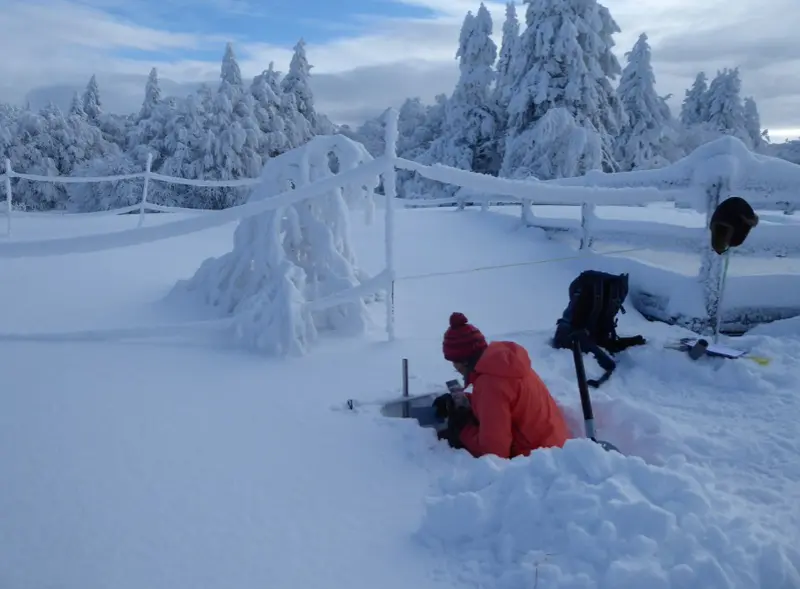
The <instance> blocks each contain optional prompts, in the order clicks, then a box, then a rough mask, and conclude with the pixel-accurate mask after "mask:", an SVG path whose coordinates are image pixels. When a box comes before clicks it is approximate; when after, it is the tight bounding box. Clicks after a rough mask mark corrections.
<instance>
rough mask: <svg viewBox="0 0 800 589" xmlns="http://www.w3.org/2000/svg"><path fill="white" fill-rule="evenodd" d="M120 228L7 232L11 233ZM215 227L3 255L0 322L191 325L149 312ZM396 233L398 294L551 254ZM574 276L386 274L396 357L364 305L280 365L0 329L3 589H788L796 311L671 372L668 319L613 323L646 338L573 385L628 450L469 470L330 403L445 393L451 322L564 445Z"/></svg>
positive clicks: (365, 232)
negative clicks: (533, 399) (348, 330)
mask: <svg viewBox="0 0 800 589" xmlns="http://www.w3.org/2000/svg"><path fill="white" fill-rule="evenodd" d="M172 218H174V217H173V216H170V215H152V216H151V218H150V219H148V223H162V222H169V221H170V219H172ZM135 223H136V219H135V217H124V218H122V217H121V218H94V219H81V218H77V219H73V218H69V219H67V218H65V219H36V218H22V219H20V220H19V221H18V222H16V221H15V238H17V237H16V236H18V235H19V236H22V235H24V236H25V237H24V239H33V238H36V237H37V236H38V237H40V238H44V237H55V236H56V234H57V235H58V236H68V235H73V234H74V235H79V234H85V233H88V232H96V231H109V230H119V229H123V228H128V227H133V226H135ZM353 225H354V227H353V231H354V234H355V237H356V242H357V243H358V244H359V248H360V257H361V260H362V262H363V263H364V265H365V266H366V267H367V269H369V270H372V271H377V270H379V269H380V268H381V265H382V258H381V256H382V239H383V236H382V230H381V226H380V223H379V222H378V223H377V224H376V225H375V226H371V227H364V226H363V224H362V223H361V222H360V220H359V219H357V218H354V220H353ZM232 229H233V227H232V226H226V227H223V228H220V229H214V230H209V231H204V232H201V233H197V234H193V235H190V236H185V237H182V238H179V239H172V240H165V241H161V242H155V243H152V244H148V245H144V246H139V247H131V248H127V249H122V250H112V251H108V252H100V253H95V254H84V255H74V256H69V257H63V258H62V257H57V258H39V259H12V260H2V261H0V273H1V274H2V276H3V283H2V286H0V324H1V325H2V326H3V328H2V331H3V332H5V333H9V332H13V333H16V334H19V333H31V332H36V333H43V332H62V331H70V330H83V329H100V328H104V327H109V328H116V327H130V326H142V325H157V324H163V323H174V322H177V321H182V320H197V319H202V318H204V314H203V311H202V310H201V309H196V308H184V309H176V308H174V307H169V306H166V305H164V304H162V303H160V302H159V300H160V298H161V297H163V295H164V294H166V292H168V290H169V289H170V288H171V286H172V285H173V284H174V282H175V281H176V280H177V279H179V278H183V277H186V276H188V275H190V274H191V273H192V272H193V271H194V270H195V269H196V267H197V265H198V264H199V263H200V262H201V261H202V260H203V259H204V258H205V257H208V256H209V255H217V254H219V253H222V252H224V251H226V250H227V249H228V248H229V247H230V245H231V241H230V240H231V233H232ZM397 237H398V247H397V255H398V274H399V275H400V276H401V277H410V276H412V275H413V276H418V275H420V274H426V273H430V272H437V271H444V272H450V271H455V270H465V269H469V268H476V267H483V266H490V265H496V264H509V263H514V262H523V261H533V260H546V259H549V258H563V257H568V256H570V255H571V251H570V250H569V249H568V248H566V247H565V246H564V245H561V244H558V243H553V242H549V241H547V240H546V239H545V238H544V237H543V236H542V234H541V233H540V232H539V231H536V230H532V229H519V228H518V225H517V220H516V219H514V218H512V217H509V216H506V215H482V214H481V213H480V212H477V211H466V212H462V213H457V212H453V211H445V210H434V211H430V210H414V211H398V236H397ZM20 238H23V237H20ZM586 264H587V260H566V261H560V262H556V263H548V264H536V265H529V266H517V267H510V268H505V269H495V270H486V271H480V272H472V273H463V274H455V275H447V276H441V277H426V278H416V279H406V280H401V281H399V282H398V285H397V290H396V297H397V298H396V313H397V327H398V337H399V340H398V341H397V342H396V343H394V344H388V343H386V342H385V341H384V340H385V338H384V334H383V331H382V328H383V326H382V321H383V307H382V305H381V306H380V307H378V308H376V309H375V318H376V319H375V329H374V332H373V333H371V334H370V336H369V337H368V338H366V340H344V341H341V340H336V339H329V340H327V341H324V342H322V343H321V344H320V345H319V346H318V347H317V348H316V349H315V350H314V352H313V353H312V354H311V355H309V356H308V357H306V358H300V359H290V360H285V361H276V360H269V359H264V358H261V357H257V356H254V355H251V354H247V353H244V352H241V351H239V350H233V349H228V348H226V347H225V346H223V345H221V344H220V343H219V342H218V341H216V340H215V339H214V337H213V335H212V336H209V335H207V334H197V335H196V336H192V335H189V336H183V337H181V338H175V339H173V340H171V341H160V342H148V341H140V342H127V343H121V342H118V341H114V340H113V339H109V340H108V341H95V342H88V343H86V342H84V343H75V342H61V343H54V342H20V341H3V340H2V339H0V378H2V383H3V386H2V387H0V404H2V405H1V406H2V410H0V472H2V473H3V477H2V481H3V483H2V490H0V522H1V523H0V587H2V588H3V589H23V588H24V589H31V588H40V587H59V588H65V589H73V588H74V589H95V588H98V589H100V588H103V589H105V588H113V589H142V588H145V587H146V588H147V589H184V588H185V589H205V588H209V589H210V588H220V587H236V588H256V587H276V588H281V587H305V588H316V587H319V588H322V587H325V588H329V587H343V588H360V587H365V588H366V587H370V588H372V587H384V588H393V587H397V588H398V589H399V588H404V589H407V588H408V587H416V588H419V589H427V588H437V587H469V586H481V587H487V588H489V587H497V588H504V589H506V588H507V589H516V588H523V587H524V588H525V589H531V588H534V587H535V588H537V589H567V588H581V589H583V588H595V587H596V588H604V589H662V588H668V587H669V588H673V587H674V588H687V589H688V588H692V589H694V588H698V587H702V588H703V589H715V588H729V587H730V588H734V587H735V588H753V589H756V588H758V589H766V588H768V589H789V588H797V587H800V575H798V568H800V555H798V552H797V550H796V548H795V547H796V546H797V545H798V541H799V540H800V507H798V506H800V462H798V459H797V456H798V455H800V438H799V437H798V433H800V432H798V427H797V425H796V422H797V418H798V416H799V415H800V396H799V395H798V390H800V387H799V386H798V385H799V384H800V379H799V378H798V368H797V361H796V358H798V357H800V330H799V329H798V325H797V322H796V321H793V320H790V321H786V322H782V323H781V324H778V325H773V326H765V327H763V328H760V329H758V330H756V332H755V333H754V334H753V335H751V336H748V337H746V338H743V340H740V343H739V344H737V345H746V346H748V348H753V353H754V354H759V355H768V356H770V357H771V359H772V362H771V364H770V365H769V366H766V367H763V366H759V365H758V364H756V363H755V362H752V361H750V360H746V359H745V360H738V361H735V362H722V361H720V362H696V363H693V362H691V361H690V360H689V359H688V358H687V357H686V356H685V355H682V354H679V353H678V352H672V351H664V350H662V349H661V347H660V346H659V345H658V343H659V342H660V341H663V340H664V339H666V338H668V337H677V336H678V335H680V334H681V333H683V332H681V330H678V329H676V328H670V327H667V326H664V325H660V324H651V323H648V322H646V321H644V320H643V319H642V318H641V317H640V316H638V315H637V314H636V313H634V312H629V313H628V314H627V315H624V316H622V317H621V321H620V324H621V325H620V331H621V333H623V334H629V333H643V334H644V335H646V336H647V337H648V339H650V340H651V341H652V342H654V343H653V345H649V346H647V347H644V348H639V349H634V350H630V351H629V352H626V353H625V354H622V355H621V356H620V368H619V370H618V372H617V373H616V374H615V375H614V376H613V377H612V379H611V381H609V382H608V383H607V384H606V385H604V387H603V389H602V390H601V391H600V392H597V393H595V395H594V400H595V410H596V414H597V419H598V426H599V432H600V434H601V437H605V438H607V439H609V440H611V441H613V442H615V443H616V444H618V445H619V447H620V448H621V449H622V450H623V452H624V453H625V454H626V456H619V455H611V454H606V453H604V452H602V451H600V450H599V448H597V447H596V446H595V445H594V444H592V443H591V442H588V441H585V440H575V441H571V442H570V443H569V444H568V445H567V447H566V448H564V449H562V450H547V451H541V452H536V453H534V455H532V456H531V457H529V458H523V459H517V460H513V461H503V460H499V459H496V458H493V457H487V458H483V459H480V460H475V459H472V458H470V457H469V456H468V455H466V454H465V453H464V452H455V451H451V450H449V449H448V448H447V447H445V446H443V445H442V444H439V443H437V442H436V440H435V438H434V436H433V434H432V432H431V431H429V430H422V429H420V428H418V427H416V426H415V424H414V423H411V422H409V421H404V420H395V419H387V418H382V417H380V416H379V415H378V413H377V409H376V407H375V406H365V407H364V408H362V409H359V410H358V411H355V412H352V411H346V410H344V409H343V405H344V401H345V400H346V399H347V398H358V399H364V400H370V399H380V398H383V397H391V396H394V395H395V394H397V392H398V388H399V380H400V378H399V377H400V359H401V358H402V357H407V358H409V360H410V366H411V372H412V380H411V388H412V392H413V393H419V392H424V391H429V390H434V389H435V388H436V387H438V386H440V385H439V383H442V382H443V381H444V380H447V379H449V378H452V376H453V373H452V369H451V368H449V367H448V366H447V364H446V363H445V362H444V361H443V360H442V359H441V347H440V346H441V335H442V332H443V331H444V329H445V327H446V323H447V316H448V315H449V313H450V312H451V311H454V310H459V311H462V312H464V313H466V314H467V316H468V317H469V318H470V319H471V320H472V321H473V322H474V323H476V324H477V325H478V326H479V327H480V328H482V329H483V330H484V331H485V332H486V334H487V335H488V336H489V337H492V338H501V337H502V338H513V339H515V340H516V341H519V342H520V343H522V344H524V345H525V346H526V347H527V348H528V350H529V351H530V353H531V357H532V361H533V364H534V367H535V368H536V369H537V370H538V371H540V373H541V374H542V376H543V378H544V379H545V381H546V382H547V383H548V385H549V386H550V387H551V389H552V391H553V393H554V394H555V395H556V397H557V398H558V399H559V401H560V402H561V403H562V404H563V405H564V406H565V407H566V409H567V411H568V415H569V417H570V419H571V422H572V424H573V426H574V429H575V432H576V433H577V434H580V431H581V422H580V419H579V415H580V412H579V403H578V399H577V391H576V387H575V385H574V372H573V367H572V364H571V357H570V354H569V353H568V352H565V351H555V350H552V349H550V348H549V346H548V345H547V341H546V340H547V338H548V337H549V335H550V333H551V330H552V328H553V325H554V322H555V319H556V318H557V317H558V315H559V314H560V312H561V311H562V309H563V307H564V305H565V303H566V289H567V285H568V284H569V282H570V280H571V279H572V278H574V276H575V275H576V274H577V272H578V270H579V268H581V267H584V266H585V265H586ZM753 296H754V297H757V296H758V293H753ZM587 367H588V369H589V371H590V372H591V373H594V372H596V370H597V369H596V366H595V365H594V362H593V361H592V360H591V358H587Z"/></svg>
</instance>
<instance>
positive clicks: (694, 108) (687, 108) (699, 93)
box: [680, 72, 708, 127]
mask: <svg viewBox="0 0 800 589" xmlns="http://www.w3.org/2000/svg"><path fill="white" fill-rule="evenodd" d="M680 118H681V123H683V125H684V126H686V127H690V126H692V125H698V124H701V123H706V122H708V79H707V78H706V74H705V72H700V73H699V74H697V76H696V77H695V79H694V82H693V83H692V87H691V88H689V89H688V90H686V94H685V95H684V98H683V103H682V104H681V116H680Z"/></svg>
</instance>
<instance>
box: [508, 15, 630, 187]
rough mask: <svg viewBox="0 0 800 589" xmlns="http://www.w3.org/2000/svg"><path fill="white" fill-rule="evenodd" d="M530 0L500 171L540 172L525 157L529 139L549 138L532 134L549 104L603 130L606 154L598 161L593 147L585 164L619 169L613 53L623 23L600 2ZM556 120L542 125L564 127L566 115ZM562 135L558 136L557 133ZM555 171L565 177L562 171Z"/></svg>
mask: <svg viewBox="0 0 800 589" xmlns="http://www.w3.org/2000/svg"><path fill="white" fill-rule="evenodd" d="M525 2H526V4H527V5H528V8H527V11H526V14H525V19H526V23H527V28H526V29H525V31H523V33H522V35H521V36H520V41H519V43H518V45H517V49H516V51H515V53H514V55H513V58H512V60H511V66H512V67H511V76H512V79H513V83H512V86H511V92H510V95H511V99H510V101H509V105H508V129H507V140H506V150H505V156H504V158H503V166H502V169H501V175H502V176H507V177H527V176H531V175H533V176H537V177H538V176H540V174H542V173H543V171H542V170H539V169H537V167H536V166H535V165H534V164H533V159H531V158H529V157H528V154H529V152H530V149H531V145H532V144H535V143H537V142H543V141H544V142H546V141H549V140H550V139H551V137H550V136H544V137H541V136H537V135H536V134H535V133H534V132H533V131H534V129H535V128H537V125H536V123H537V122H538V121H539V120H540V119H541V118H542V117H543V116H544V115H545V114H546V113H547V111H548V110H549V109H551V108H564V109H566V111H567V113H568V114H569V115H570V116H572V117H573V118H574V119H575V124H576V125H577V126H578V127H582V128H586V129H587V132H590V133H599V135H600V143H601V145H602V157H601V159H600V161H593V159H592V158H593V157H594V156H593V153H594V152H593V150H591V149H590V150H589V151H587V152H586V153H585V154H583V155H582V156H581V161H583V163H584V165H587V166H590V168H589V169H594V168H595V167H601V166H602V167H603V168H604V169H605V170H608V171H613V170H616V169H617V168H618V166H617V163H616V161H615V159H614V153H613V143H614V137H616V135H617V134H618V133H619V129H620V127H621V126H622V125H623V124H624V122H625V113H624V111H623V109H622V106H621V104H620V102H619V99H618V98H617V95H616V92H615V90H614V87H613V86H612V83H611V82H612V81H613V80H614V79H616V77H617V76H618V75H619V74H620V73H621V67H620V64H619V62H618V61H617V58H616V57H615V56H614V54H613V52H612V50H613V47H614V40H613V38H612V37H613V34H614V33H617V32H619V30H620V29H619V26H618V25H617V23H616V22H615V21H614V19H613V18H612V17H611V14H610V13H609V11H608V9H607V8H605V7H604V6H602V5H601V4H599V3H598V2H597V0H525ZM556 119H557V122H559V124H558V125H555V126H554V125H546V126H542V127H539V128H540V129H548V128H549V129H555V128H561V129H564V128H565V127H564V126H563V123H564V120H563V119H564V117H563V115H559V116H557V117H556ZM553 122H556V121H555V120H554V121H553ZM560 136H561V134H560V133H559V134H558V135H557V137H560ZM560 141H561V139H558V140H557V142H560ZM593 144H594V141H592V140H587V141H586V142H585V145H587V146H589V145H593ZM537 149H542V150H545V151H546V149H547V148H546V147H542V146H539V148H537ZM534 159H537V158H534ZM551 173H557V174H561V172H558V171H557V170H554V171H551Z"/></svg>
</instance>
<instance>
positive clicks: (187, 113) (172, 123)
mask: <svg viewBox="0 0 800 589" xmlns="http://www.w3.org/2000/svg"><path fill="white" fill-rule="evenodd" d="M213 100H214V92H213V90H211V88H210V87H209V86H208V85H205V84H204V85H202V86H201V87H200V88H199V89H198V90H197V92H195V93H194V94H190V95H189V96H187V97H186V99H184V100H181V101H179V102H178V103H176V105H175V107H174V108H172V109H169V108H168V107H167V106H166V105H165V107H164V109H163V112H165V113H166V114H168V115H169V116H167V118H166V120H165V125H164V143H163V148H162V156H163V162H162V164H161V165H160V166H159V167H158V168H157V170H158V172H159V173H161V174H164V175H165V176H175V177H178V178H192V179H194V178H201V177H202V176H203V173H204V170H205V162H206V161H209V162H212V161H213V155H212V153H211V143H210V142H209V141H208V131H207V129H206V121H207V120H208V118H209V117H210V116H211V114H210V110H211V109H212V108H213ZM196 190H197V189H196V188H195V187H194V186H185V185H182V184H168V183H166V182H153V183H151V184H150V188H149V193H148V199H149V200H150V201H151V202H153V203H156V204H161V205H166V206H183V207H190V206H196V204H195V203H196V201H197V198H196Z"/></svg>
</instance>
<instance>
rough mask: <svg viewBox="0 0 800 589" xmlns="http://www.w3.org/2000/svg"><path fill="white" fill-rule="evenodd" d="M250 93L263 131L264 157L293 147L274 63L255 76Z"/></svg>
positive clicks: (262, 151)
mask: <svg viewBox="0 0 800 589" xmlns="http://www.w3.org/2000/svg"><path fill="white" fill-rule="evenodd" d="M250 93H251V94H252V95H253V98H254V105H253V107H254V111H253V114H254V116H255V118H256V121H258V125H259V128H260V129H261V133H262V145H261V147H260V152H261V155H262V156H263V157H275V156H276V155H280V154H282V153H283V152H285V151H288V150H289V149H291V144H290V141H289V137H288V136H287V133H286V121H285V120H284V118H283V115H284V112H283V102H282V99H281V94H282V90H281V87H280V74H279V72H277V71H275V65H274V63H272V62H270V64H269V68H268V69H266V70H264V71H263V72H261V73H260V74H259V75H257V76H255V77H254V78H253V82H252V84H251V85H250Z"/></svg>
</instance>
